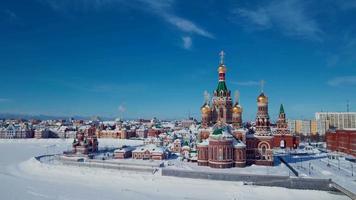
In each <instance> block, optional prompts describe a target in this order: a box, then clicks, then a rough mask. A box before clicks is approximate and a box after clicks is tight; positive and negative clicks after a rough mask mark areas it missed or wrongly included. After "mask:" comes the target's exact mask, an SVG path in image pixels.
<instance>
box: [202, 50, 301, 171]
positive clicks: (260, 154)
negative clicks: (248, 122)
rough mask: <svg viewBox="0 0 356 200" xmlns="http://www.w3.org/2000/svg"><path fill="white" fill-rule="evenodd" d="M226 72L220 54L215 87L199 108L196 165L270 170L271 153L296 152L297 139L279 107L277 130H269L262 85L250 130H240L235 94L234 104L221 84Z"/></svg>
mask: <svg viewBox="0 0 356 200" xmlns="http://www.w3.org/2000/svg"><path fill="white" fill-rule="evenodd" d="M226 70H227V68H226V66H225V63H224V52H223V51H222V52H221V53H220V64H219V66H218V74H219V79H218V80H219V81H218V85H217V87H216V90H214V93H213V94H214V95H213V97H212V98H210V97H209V95H208V94H205V102H204V104H203V106H202V107H201V116H202V120H201V128H200V132H199V141H200V142H199V143H198V144H197V150H198V165H202V166H210V167H212V168H230V167H244V166H246V165H251V164H256V165H268V166H271V165H273V163H274V160H273V149H277V148H282V149H293V148H296V147H297V146H298V145H299V138H298V137H296V136H294V135H292V134H290V132H289V130H288V127H287V122H286V116H285V113H284V108H283V105H281V107H280V112H279V117H278V121H277V126H276V127H275V128H274V129H273V130H272V128H271V123H270V118H269V114H268V97H267V96H266V94H265V93H264V91H263V84H264V82H263V81H262V82H261V93H260V95H259V96H258V97H257V115H256V121H255V123H254V126H252V127H244V126H243V123H242V113H243V109H242V106H241V105H240V103H239V93H238V92H235V95H234V100H235V103H234V102H233V99H232V97H231V91H230V90H229V89H228V88H227V85H226V81H225V75H226Z"/></svg>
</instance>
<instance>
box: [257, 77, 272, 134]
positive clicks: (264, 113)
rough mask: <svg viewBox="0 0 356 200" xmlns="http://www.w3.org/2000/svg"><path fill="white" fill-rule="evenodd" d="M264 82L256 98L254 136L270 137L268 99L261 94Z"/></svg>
mask: <svg viewBox="0 0 356 200" xmlns="http://www.w3.org/2000/svg"><path fill="white" fill-rule="evenodd" d="M264 83H265V82H264V81H263V80H262V81H261V94H260V95H259V96H258V97H257V116H256V134H257V135H270V134H271V128H270V121H269V115H268V97H267V96H266V95H265V94H264V92H263V87H264Z"/></svg>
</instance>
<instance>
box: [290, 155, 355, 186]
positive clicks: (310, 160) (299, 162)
mask: <svg viewBox="0 0 356 200" xmlns="http://www.w3.org/2000/svg"><path fill="white" fill-rule="evenodd" d="M286 160H287V162H289V163H290V164H291V165H292V166H293V168H294V169H296V170H297V171H298V172H299V174H300V176H310V177H317V178H331V179H332V180H333V181H334V182H336V183H337V184H339V185H341V186H343V187H344V188H346V189H348V190H350V191H352V192H353V193H356V169H355V168H356V164H355V163H352V162H350V161H347V160H345V159H343V158H340V162H339V161H338V160H336V159H328V158H327V154H326V153H320V154H316V155H311V156H292V157H288V158H287V159H286ZM339 164H340V165H339ZM339 166H340V167H339Z"/></svg>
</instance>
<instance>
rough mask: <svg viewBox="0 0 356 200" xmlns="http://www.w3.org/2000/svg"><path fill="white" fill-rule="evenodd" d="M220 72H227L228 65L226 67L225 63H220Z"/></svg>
mask: <svg viewBox="0 0 356 200" xmlns="http://www.w3.org/2000/svg"><path fill="white" fill-rule="evenodd" d="M218 72H219V74H222V73H223V74H225V72H226V67H225V65H224V64H220V65H219V68H218Z"/></svg>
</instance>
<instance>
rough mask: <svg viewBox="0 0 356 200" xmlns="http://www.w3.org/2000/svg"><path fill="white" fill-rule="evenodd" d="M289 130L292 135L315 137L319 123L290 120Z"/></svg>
mask: <svg viewBox="0 0 356 200" xmlns="http://www.w3.org/2000/svg"><path fill="white" fill-rule="evenodd" d="M288 128H289V131H290V132H291V133H292V134H297V135H305V136H307V135H315V134H316V133H317V123H316V121H315V120H288Z"/></svg>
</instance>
